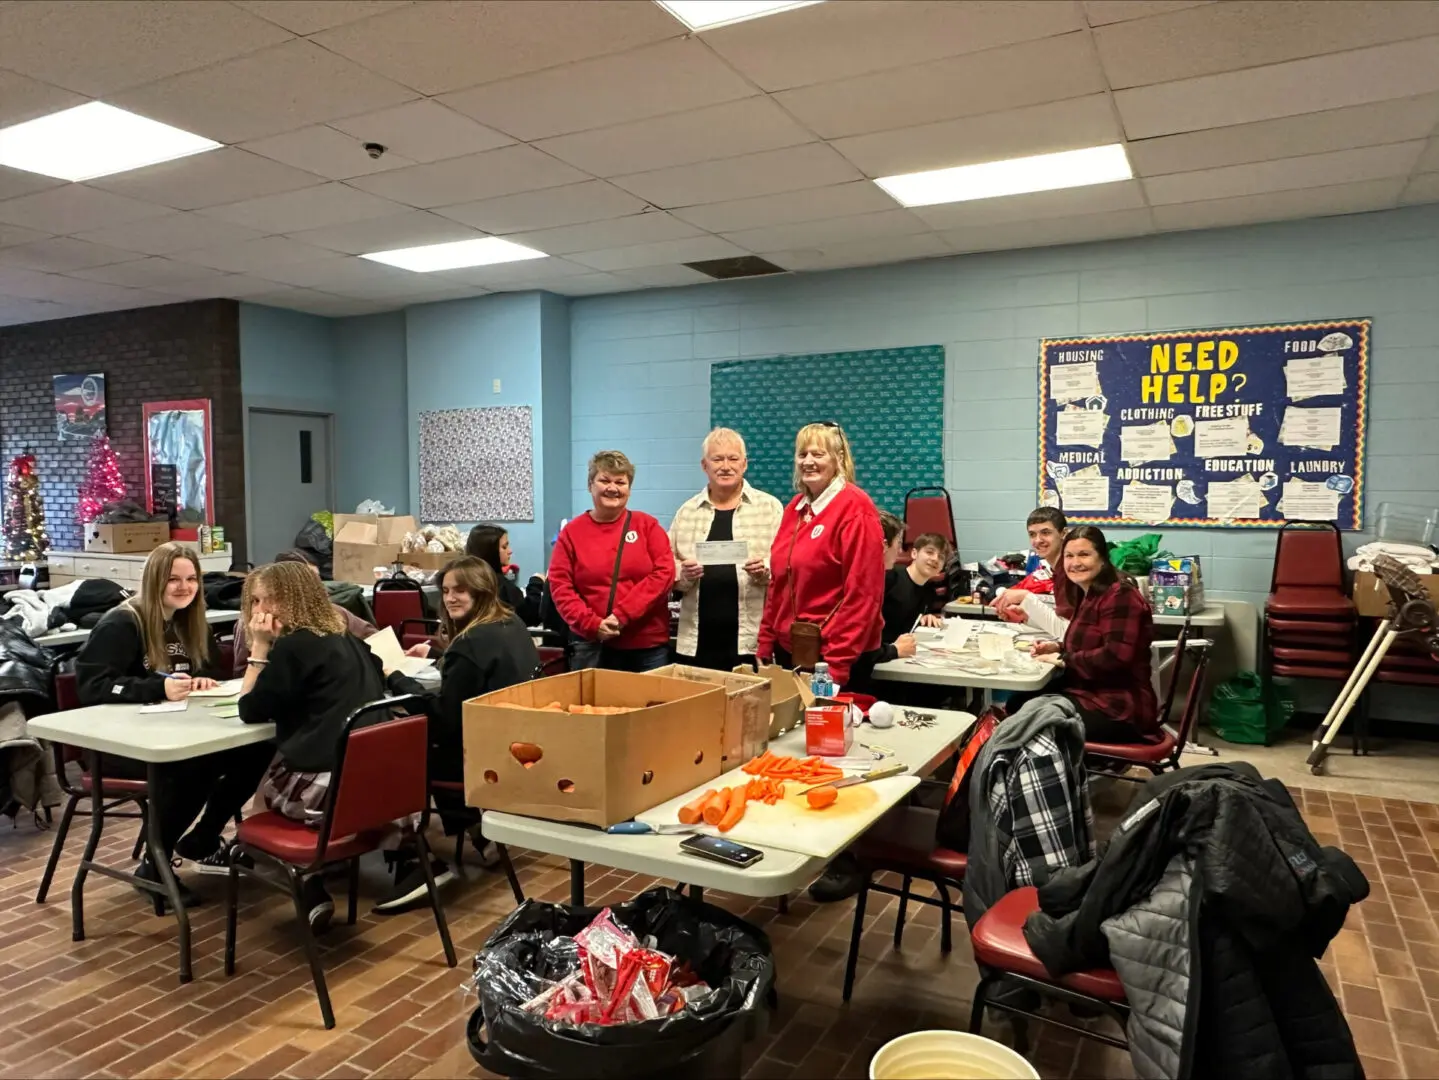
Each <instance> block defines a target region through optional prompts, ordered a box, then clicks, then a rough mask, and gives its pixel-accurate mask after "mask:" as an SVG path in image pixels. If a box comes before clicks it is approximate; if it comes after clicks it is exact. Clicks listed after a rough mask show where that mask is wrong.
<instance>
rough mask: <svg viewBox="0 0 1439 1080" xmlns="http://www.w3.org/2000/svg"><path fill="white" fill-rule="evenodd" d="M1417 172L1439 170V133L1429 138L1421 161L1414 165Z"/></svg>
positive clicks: (1420, 158)
mask: <svg viewBox="0 0 1439 1080" xmlns="http://www.w3.org/2000/svg"><path fill="white" fill-rule="evenodd" d="M1414 171H1415V172H1421V173H1423V172H1439V135H1435V136H1434V137H1433V138H1432V139H1430V140H1429V145H1428V146H1427V147H1425V149H1424V153H1422V154H1421V155H1419V163H1418V164H1417V165H1415V166H1414Z"/></svg>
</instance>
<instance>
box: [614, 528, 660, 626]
mask: <svg viewBox="0 0 1439 1080" xmlns="http://www.w3.org/2000/svg"><path fill="white" fill-rule="evenodd" d="M642 521H643V524H644V539H645V547H646V548H647V549H648V550H649V554H650V561H651V562H652V563H654V569H652V570H651V571H650V572H649V573H648V574H646V575H645V576H644V577H642V578H640V580H639V581H636V582H635V583H634V584H632V585H629V586H627V587H626V588H624V589H623V590H622V591H619V592H617V593H616V595H615V615H616V616H618V617H619V620H620V626H622V627H623V626H628V625H629V624H630V623H632V622H634V621H635V620H636V619H638V618H640V617H641V616H643V615H644V614H645V613H646V612H647V611H649V610H650V609H651V608H653V607H654V606H655V604H657V603H659V602H660V601H661V600H663V599H665V598H666V597H668V596H669V593H670V589H671V588H672V587H673V586H674V583H675V553H674V549H673V548H671V547H670V538H669V536H668V534H667V533H666V532H665V531H664V529H662V528H660V523H659V522H658V521H656V520H655V519H654V518H651V517H645V518H643V519H642Z"/></svg>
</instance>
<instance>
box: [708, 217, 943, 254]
mask: <svg viewBox="0 0 1439 1080" xmlns="http://www.w3.org/2000/svg"><path fill="white" fill-rule="evenodd" d="M928 231H929V226H928V225H926V224H925V223H924V222H923V221H921V220H920V219H919V218H917V217H916V216H915V215H914V214H912V213H910V212H909V211H908V210H882V211H880V212H879V213H877V214H858V215H854V216H852V217H841V218H829V219H827V220H822V221H805V222H797V223H795V224H790V225H770V226H767V227H765V228H762V229H745V230H743V231H741V232H732V233H726V234H725V239H726V240H728V241H729V242H730V243H732V244H736V245H738V246H739V247H742V248H744V249H745V250H746V251H790V250H794V249H798V248H815V247H817V248H824V247H829V246H833V245H835V244H842V243H849V242H851V241H857V240H870V239H880V238H885V237H895V236H908V235H911V234H913V233H920V232H928Z"/></svg>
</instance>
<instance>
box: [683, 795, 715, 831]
mask: <svg viewBox="0 0 1439 1080" xmlns="http://www.w3.org/2000/svg"><path fill="white" fill-rule="evenodd" d="M716 794H718V792H716V791H715V789H714V788H710V789H709V790H708V791H706V792H705V793H704V794H703V795H701V796H700V797H699V798H698V799H696V800H695V801H694V802H690V803H685V805H684V806H681V807H680V812H679V819H680V824H681V825H698V824H699V823H700V822H701V821H702V820H703V816H702V815H703V814H704V807H705V803H707V802H709V800H710V799H711V798H712V797H713V796H714V795H716Z"/></svg>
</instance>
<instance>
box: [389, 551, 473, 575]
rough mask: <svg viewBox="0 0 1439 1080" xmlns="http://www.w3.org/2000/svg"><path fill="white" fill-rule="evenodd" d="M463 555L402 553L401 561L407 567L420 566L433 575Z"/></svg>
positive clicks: (452, 552) (437, 552) (460, 552)
mask: <svg viewBox="0 0 1439 1080" xmlns="http://www.w3.org/2000/svg"><path fill="white" fill-rule="evenodd" d="M463 554H464V552H463V551H402V552H400V555H399V559H400V562H402V563H404V564H405V565H406V566H418V567H419V568H420V569H421V570H425V571H427V572H429V573H431V574H433V573H435V572H436V571H438V570H441V569H443V568H444V567H445V566H447V565H448V564H449V563H451V562H453V561H454V560H455V559H458V558H459V557H460V556H461V555H463Z"/></svg>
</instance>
